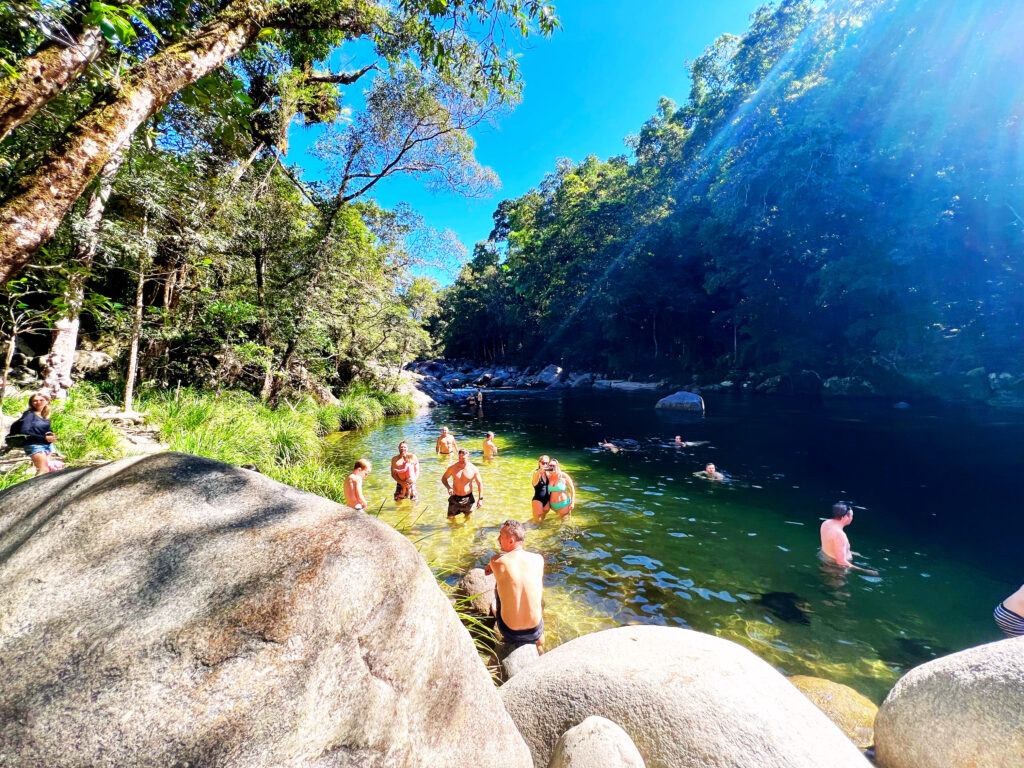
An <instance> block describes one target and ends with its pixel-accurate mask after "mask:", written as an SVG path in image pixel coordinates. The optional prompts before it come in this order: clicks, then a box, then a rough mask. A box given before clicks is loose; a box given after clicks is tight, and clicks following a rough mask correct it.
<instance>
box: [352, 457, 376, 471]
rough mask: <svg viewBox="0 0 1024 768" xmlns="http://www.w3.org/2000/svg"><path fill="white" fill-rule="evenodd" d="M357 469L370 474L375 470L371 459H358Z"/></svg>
mask: <svg viewBox="0 0 1024 768" xmlns="http://www.w3.org/2000/svg"><path fill="white" fill-rule="evenodd" d="M355 468H356V469H365V470H366V471H367V472H369V471H370V470H371V469H373V464H371V463H370V460H369V459H356V465H355Z"/></svg>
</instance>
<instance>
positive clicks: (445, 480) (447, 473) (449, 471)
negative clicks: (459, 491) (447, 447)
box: [441, 467, 452, 496]
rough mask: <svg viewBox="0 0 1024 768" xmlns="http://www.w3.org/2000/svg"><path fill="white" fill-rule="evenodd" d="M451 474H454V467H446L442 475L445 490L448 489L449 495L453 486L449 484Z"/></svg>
mask: <svg viewBox="0 0 1024 768" xmlns="http://www.w3.org/2000/svg"><path fill="white" fill-rule="evenodd" d="M451 476H452V468H451V467H448V469H446V470H445V471H444V474H443V475H441V485H443V486H444V488H445V490H446V491H448V495H449V496H451V495H452V487H451V486H450V485H448V478H450V477H451Z"/></svg>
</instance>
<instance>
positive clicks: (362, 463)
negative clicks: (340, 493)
mask: <svg viewBox="0 0 1024 768" xmlns="http://www.w3.org/2000/svg"><path fill="white" fill-rule="evenodd" d="M372 469H373V465H372V464H371V463H370V460H369V459H359V460H358V461H357V462H356V465H355V468H354V469H353V470H352V474H350V475H349V476H348V477H347V478H345V503H346V504H348V505H349V506H350V507H352V509H366V497H365V496H363V480H364V479H365V478H366V476H367V475H368V474H370V470H372Z"/></svg>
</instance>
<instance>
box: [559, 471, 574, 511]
mask: <svg viewBox="0 0 1024 768" xmlns="http://www.w3.org/2000/svg"><path fill="white" fill-rule="evenodd" d="M562 476H563V477H564V478H565V482H566V484H567V485H568V486H569V509H572V508H573V507H575V506H576V483H574V482H573V481H572V476H571V475H570V474H569V473H568V472H563V473H562Z"/></svg>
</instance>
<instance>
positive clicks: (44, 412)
mask: <svg viewBox="0 0 1024 768" xmlns="http://www.w3.org/2000/svg"><path fill="white" fill-rule="evenodd" d="M37 397H41V398H43V400H45V401H46V405H44V406H43V407H42V409H41V410H40V411H39V413H40V414H42V417H43V418H44V419H48V418H50V397H49V396H48V395H46V394H44V393H42V392H33V393H32V394H31V395H29V396H28V407H29V409H30V410H32V411H34V410H35V408H33V407H32V401H33V400H35V399H36V398H37Z"/></svg>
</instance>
